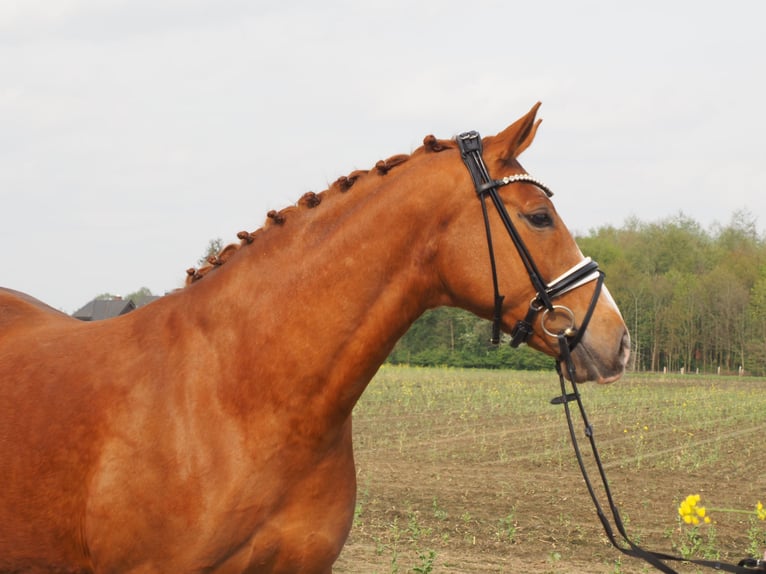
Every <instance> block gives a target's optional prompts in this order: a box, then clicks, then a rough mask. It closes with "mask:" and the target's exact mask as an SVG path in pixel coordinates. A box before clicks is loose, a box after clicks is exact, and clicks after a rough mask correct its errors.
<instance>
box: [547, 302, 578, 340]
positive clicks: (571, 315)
mask: <svg viewBox="0 0 766 574" xmlns="http://www.w3.org/2000/svg"><path fill="white" fill-rule="evenodd" d="M551 311H553V312H554V313H557V312H561V313H563V314H564V315H567V316H568V317H569V326H568V327H566V328H564V329H559V330H558V332H557V333H554V332H553V331H551V330H549V329H548V328H547V327H546V326H545V319H546V318H547V317H548V314H549V313H550V312H551ZM540 326H541V327H542V329H543V331H544V332H545V334H546V335H548V336H549V337H553V338H554V339H555V338H557V337H558V336H559V334H561V333H564V335H566V336H567V337H574V334H575V333H576V332H577V329H576V328H575V316H574V313H573V312H572V310H571V309H570V308H569V307H565V306H564V305H554V306H553V307H552V308H551V309H545V310H544V311H543V314H542V317H540Z"/></svg>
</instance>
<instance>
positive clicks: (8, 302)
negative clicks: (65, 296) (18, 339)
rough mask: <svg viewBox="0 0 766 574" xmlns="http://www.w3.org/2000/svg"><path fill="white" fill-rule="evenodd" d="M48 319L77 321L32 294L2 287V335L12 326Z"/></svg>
mask: <svg viewBox="0 0 766 574" xmlns="http://www.w3.org/2000/svg"><path fill="white" fill-rule="evenodd" d="M48 319H49V320H52V321H60V320H69V321H76V319H72V318H71V317H69V315H67V314H65V313H62V312H61V311H59V310H57V309H54V308H53V307H51V306H50V305H46V304H45V303H43V302H42V301H40V300H39V299H35V298H34V297H32V296H31V295H27V294H26V293H21V292H20V291H14V290H13V289H7V288H5V287H0V337H1V336H2V335H3V334H4V332H5V331H6V330H8V329H11V328H12V327H23V326H25V325H29V326H31V325H38V324H40V322H45V321H46V320H48Z"/></svg>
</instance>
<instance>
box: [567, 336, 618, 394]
mask: <svg viewBox="0 0 766 574" xmlns="http://www.w3.org/2000/svg"><path fill="white" fill-rule="evenodd" d="M588 343H589V341H587V337H585V338H584V339H583V341H582V342H581V344H580V345H578V346H577V348H575V350H574V351H573V352H572V358H573V360H574V366H575V381H574V382H576V383H584V382H588V381H593V382H596V383H598V384H602V385H606V384H609V383H613V382H615V381H617V380H618V379H619V378H620V377H622V375H623V374H625V369H626V367H627V365H628V359H629V358H630V335H629V334H628V331H627V330H625V331H624V333H623V335H622V337H621V338H620V341H619V344H618V347H617V349H616V351H614V350H612V351H610V352H607V353H603V352H598V351H597V350H596V349H595V348H594V347H593V346H592V345H590V344H588ZM564 372H566V369H565V370H564Z"/></svg>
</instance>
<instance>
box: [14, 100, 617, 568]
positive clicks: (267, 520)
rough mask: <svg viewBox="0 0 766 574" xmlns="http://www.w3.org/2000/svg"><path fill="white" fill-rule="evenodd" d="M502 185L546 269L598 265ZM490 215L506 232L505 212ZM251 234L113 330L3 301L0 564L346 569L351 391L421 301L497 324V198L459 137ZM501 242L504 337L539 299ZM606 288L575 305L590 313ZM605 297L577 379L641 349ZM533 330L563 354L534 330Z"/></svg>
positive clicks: (603, 373) (548, 210)
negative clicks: (480, 191)
mask: <svg viewBox="0 0 766 574" xmlns="http://www.w3.org/2000/svg"><path fill="white" fill-rule="evenodd" d="M538 105H539V104H538ZM538 105H536V106H535V107H534V108H533V109H532V110H531V111H530V112H529V113H527V114H526V115H525V116H524V117H522V118H521V119H519V120H518V121H516V122H515V123H514V124H513V125H511V126H510V127H508V128H506V129H505V130H504V131H502V132H501V133H499V134H498V135H496V136H493V137H488V138H485V139H484V140H483V145H484V150H483V157H484V159H485V160H486V166H487V168H488V170H489V173H491V174H492V176H493V177H504V176H509V175H512V174H521V173H524V172H523V169H522V168H521V166H520V165H519V163H518V162H517V159H516V157H517V156H518V155H519V154H520V153H521V152H522V151H524V149H526V148H527V147H528V146H529V145H530V144H531V143H532V140H533V138H534V135H535V133H536V130H537V126H538V124H539V122H537V121H536V120H535V115H536V112H537V107H538ZM501 194H502V202H503V204H504V205H505V206H506V207H507V211H508V212H509V213H510V214H511V218H512V219H513V222H514V223H515V225H516V227H517V229H518V233H519V235H520V236H521V237H522V239H523V240H524V242H525V244H526V245H527V247H528V250H529V253H530V254H531V256H532V257H533V258H534V261H535V262H536V264H537V267H538V269H539V272H540V274H541V275H542V277H543V278H545V279H546V280H551V279H552V278H554V277H557V276H559V275H561V274H562V273H564V272H566V271H567V270H569V269H571V268H573V266H576V265H577V264H578V263H579V262H582V261H583V256H582V254H581V252H580V251H579V249H578V247H577V245H576V244H575V242H574V240H573V238H572V237H571V236H570V234H569V232H568V231H567V229H566V227H565V226H564V224H563V223H562V221H561V219H559V216H558V214H557V213H556V211H555V209H554V207H553V205H552V204H551V202H550V200H549V197H548V195H547V194H546V193H544V191H543V189H542V188H541V187H539V186H538V185H536V184H535V183H534V182H532V181H529V180H528V179H522V180H521V181H517V182H515V183H513V185H508V186H505V187H503V189H502V191H501ZM489 220H490V223H491V225H492V227H493V228H495V229H502V227H501V221H500V218H499V216H498V213H497V211H496V210H495V208H493V207H492V206H489ZM240 239H242V245H241V246H239V248H235V249H232V248H229V249H228V250H227V252H226V256H225V257H222V258H220V260H218V259H216V258H213V261H212V267H211V268H212V270H210V268H209V269H207V270H206V271H210V272H209V273H208V272H205V273H199V274H197V273H191V274H190V281H189V283H191V284H190V285H189V286H188V287H186V288H184V289H180V290H178V291H176V292H174V293H172V294H170V295H167V296H165V297H163V298H161V299H160V300H158V301H156V302H154V303H152V304H150V305H147V306H145V307H142V308H140V309H138V310H136V311H134V312H132V313H129V314H126V315H123V316H121V317H117V318H114V319H110V320H107V321H101V322H92V323H85V322H80V321H77V320H75V319H72V318H70V317H68V316H66V315H64V314H62V313H59V312H57V311H55V310H53V309H51V308H50V307H47V306H46V305H44V304H43V303H40V302H39V301H37V300H35V299H33V298H31V297H29V296H26V295H22V294H20V293H17V292H14V291H11V290H6V289H0V384H2V396H1V397H0V460H2V471H1V472H0V571H2V572H67V573H85V572H98V573H107V572H108V573H126V572H130V573H148V572H165V573H178V572H184V573H187V572H194V573H202V572H206V573H207V572H215V573H234V572H258V573H277V572H279V573H288V572H309V573H323V572H324V573H326V572H331V571H332V564H333V562H334V561H335V560H336V558H337V557H338V555H339V553H340V551H341V548H342V547H343V544H344V541H345V540H346V537H347V535H348V532H349V529H350V528H351V522H352V518H353V512H354V503H355V491H356V484H355V470H354V460H353V453H352V443H351V412H352V409H353V407H354V405H355V403H356V402H357V399H358V398H359V396H360V395H361V394H362V392H363V391H364V389H365V387H366V386H367V384H368V383H369V381H370V380H371V379H372V377H373V375H374V374H375V372H376V370H377V369H378V367H379V366H380V365H381V363H383V361H384V360H385V359H386V356H387V355H388V354H389V352H390V351H391V349H392V348H393V346H394V344H395V343H396V341H397V340H398V339H399V338H400V337H401V336H402V335H403V334H404V332H405V331H406V330H407V328H408V327H409V326H410V325H411V324H412V322H413V321H415V319H417V318H418V316H420V315H421V314H422V313H423V312H424V311H425V310H426V309H429V308H434V307H437V306H441V305H452V306H457V307H462V308H465V309H468V310H470V311H472V312H473V313H475V314H477V315H479V316H481V317H485V318H491V317H493V312H494V299H493V285H492V273H491V270H490V267H491V265H490V256H489V254H488V249H487V235H486V230H485V226H484V220H483V214H482V209H481V203H480V201H479V199H478V198H477V193H476V190H475V189H474V185H473V183H472V179H471V175H470V174H469V171H468V170H467V169H466V165H464V163H463V161H462V160H461V154H460V152H459V150H458V146H457V144H456V141H455V140H437V139H436V138H434V137H433V136H428V137H427V138H426V139H425V141H424V145H423V147H421V148H419V149H417V150H416V151H414V152H413V153H412V154H411V155H409V156H395V157H393V158H390V159H389V160H386V161H381V162H379V163H378V164H377V165H376V166H375V168H374V169H372V170H370V171H369V172H355V173H353V174H351V175H350V176H348V177H343V178H340V179H339V180H338V181H337V182H336V183H334V184H333V185H332V186H330V189H329V190H327V191H325V192H322V193H320V194H307V195H306V196H304V198H303V199H302V200H301V201H300V202H298V204H297V205H295V206H293V207H290V208H287V209H285V210H283V211H281V212H278V213H276V212H272V213H270V214H269V218H268V220H267V222H266V224H265V225H264V227H263V228H262V229H260V230H259V231H257V232H255V233H253V234H249V233H243V234H240ZM493 239H494V241H493V243H494V256H495V261H496V263H497V281H498V286H499V289H500V291H501V292H502V293H503V294H504V295H505V300H504V303H503V306H502V308H501V311H502V314H501V317H500V323H501V326H502V329H503V330H504V331H506V332H509V331H510V330H511V329H512V327H513V325H514V324H515V323H516V322H517V321H518V320H519V319H520V318H522V317H524V315H525V312H526V311H527V309H528V307H529V302H530V300H531V299H533V298H534V297H535V293H536V292H535V289H534V288H533V287H532V285H531V284H530V281H529V276H528V274H527V272H526V270H525V268H524V265H523V264H522V261H521V259H520V256H519V253H518V252H517V249H516V247H515V246H514V244H513V243H512V242H511V240H510V239H509V237H508V236H507V235H506V234H505V233H502V234H501V233H499V232H496V233H495V234H494V237H493ZM224 261H225V263H223V262H224ZM221 263H223V264H221ZM196 275H199V277H201V278H202V280H199V281H194V280H193V279H194V276H196ZM593 285H594V283H590V284H588V285H585V286H581V287H578V288H576V289H574V290H571V291H569V292H567V293H566V294H564V295H562V296H561V299H560V301H561V302H562V304H563V305H566V306H567V307H568V308H569V309H571V310H572V311H573V313H574V315H575V316H576V317H578V318H579V319H582V317H583V316H584V315H585V313H586V312H587V310H588V308H589V306H590V305H591V298H592V297H593V293H594V287H593ZM594 302H595V309H594V311H593V315H592V316H591V320H590V323H589V327H588V329H587V332H585V335H584V337H583V338H582V340H581V342H580V344H579V345H578V346H577V347H576V349H575V350H574V352H573V360H574V363H575V365H576V368H577V370H576V373H577V378H578V379H581V380H583V381H585V380H595V381H598V382H610V381H613V380H616V379H617V378H619V377H620V375H621V374H622V373H623V370H624V368H625V364H626V361H627V356H628V346H629V339H628V335H627V331H626V327H625V324H624V322H623V320H622V318H621V316H620V313H619V311H618V309H617V307H616V306H615V304H614V302H613V300H612V299H611V297H610V296H609V294H608V291H606V289H604V290H602V291H601V293H600V295H599V296H598V298H597V300H596V299H595V298H594ZM532 330H533V332H532V334H531V337H530V338H529V340H528V342H529V344H530V345H531V346H533V347H534V348H536V349H538V350H540V351H542V352H544V353H548V354H550V355H552V356H557V355H558V346H557V341H556V340H555V339H552V338H551V337H550V336H549V335H547V334H546V332H545V331H544V330H543V329H542V326H541V325H540V318H539V317H538V318H537V319H536V320H535V321H534V323H533V325H532Z"/></svg>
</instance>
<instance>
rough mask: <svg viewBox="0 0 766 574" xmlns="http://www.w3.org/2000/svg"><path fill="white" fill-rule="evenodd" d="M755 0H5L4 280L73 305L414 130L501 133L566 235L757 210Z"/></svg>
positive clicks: (167, 273)
mask: <svg viewBox="0 0 766 574" xmlns="http://www.w3.org/2000/svg"><path fill="white" fill-rule="evenodd" d="M764 21H766V3H764V2H761V1H759V0H751V1H748V2H746V1H738V0H733V1H732V2H727V3H725V5H724V3H721V2H713V1H710V0H697V1H672V0H662V1H658V0H645V1H642V2H631V3H627V2H614V1H604V2H596V1H571V0H549V1H546V0H536V1H531V0H526V1H524V2H518V1H515V0H497V1H495V0H471V2H466V1H453V0H438V1H432V0H422V1H418V0H406V1H402V0H387V1H386V2H371V1H364V0H353V1H352V0H323V1H322V2H316V1H314V0H311V1H308V0H305V1H303V0H282V1H280V2H274V1H269V2H265V1H263V0H24V1H23V2H19V1H17V0H0V54H1V56H0V245H2V249H3V261H2V264H0V285H1V286H4V287H10V288H13V289H16V290H20V291H24V292H26V293H29V294H30V295H33V296H34V297H37V298H39V299H41V300H43V301H45V302H46V303H48V304H50V305H52V306H53V307H56V308H58V309H61V310H63V311H65V312H67V313H72V312H74V311H75V310H77V309H78V308H79V307H81V306H82V305H84V304H85V303H87V302H88V301H89V300H90V299H91V298H92V297H94V296H96V295H98V294H101V293H106V292H109V293H114V294H126V293H130V292H133V291H136V290H138V289H139V288H141V287H148V288H149V289H150V290H151V291H152V292H154V293H157V294H162V293H165V292H167V291H170V290H172V289H175V288H177V287H179V286H181V285H182V284H183V280H184V278H185V270H186V269H187V268H188V267H190V266H193V265H195V264H196V261H197V260H198V259H199V257H200V256H201V255H202V254H203V253H204V251H205V249H206V247H207V245H208V242H209V241H210V240H211V239H215V238H221V239H223V240H224V242H225V243H228V242H232V241H235V240H236V237H235V235H236V233H237V232H238V231H241V230H244V229H247V230H254V229H256V228H258V227H260V226H261V225H262V223H263V221H264V219H265V214H266V213H267V212H268V211H269V210H271V209H281V208H283V207H286V206H288V205H290V204H293V203H295V202H296V201H297V200H298V198H299V197H300V196H301V195H302V194H303V193H305V192H306V191H317V192H319V191H322V190H324V189H326V188H327V186H328V184H330V183H331V182H333V181H334V180H335V179H337V178H338V177H339V176H341V175H345V174H347V173H349V172H351V171H353V170H354V169H368V168H370V167H372V166H373V165H374V164H375V162H376V161H378V160H379V159H384V158H387V157H390V156H392V155H395V154H399V153H409V152H411V151H413V150H414V149H415V148H417V147H418V146H419V145H420V144H421V143H422V140H423V137H424V136H425V135H427V134H434V135H436V136H437V137H439V138H449V137H453V136H455V135H456V134H458V133H460V132H463V131H467V130H472V129H475V130H479V131H480V132H481V133H482V135H491V134H494V133H497V132H499V131H500V130H502V129H503V128H505V127H506V126H507V125H508V124H510V123H512V122H513V121H514V120H516V119H517V118H518V117H520V116H521V115H523V114H525V113H526V112H527V111H528V110H529V108H530V107H531V106H532V105H533V104H534V103H535V102H537V101H542V103H543V105H542V108H541V110H540V112H539V117H542V118H543V120H544V121H543V124H542V126H541V128H540V130H539V131H538V134H537V138H536V139H535V142H534V144H533V145H532V146H531V147H530V148H529V149H528V150H527V151H526V152H525V153H524V155H523V156H522V158H521V162H522V165H523V166H524V167H525V169H526V170H527V171H529V172H530V173H532V174H533V175H534V176H535V177H537V178H538V179H540V180H541V181H543V182H545V183H546V184H547V185H548V186H549V187H551V188H552V189H553V190H554V191H555V192H556V195H555V197H554V203H555V205H556V208H557V210H558V211H559V213H560V214H561V216H562V217H563V219H564V221H565V222H566V223H567V225H568V226H569V228H570V230H572V231H573V232H575V233H578V234H586V233H588V232H589V231H590V230H593V229H597V228H599V227H601V226H604V225H614V226H617V227H619V226H621V225H623V224H624V223H625V222H626V221H627V220H628V219H631V218H637V219H638V220H640V221H643V222H655V221H660V220H663V219H667V218H670V217H676V216H678V215H680V214H683V215H684V216H686V217H688V218H691V219H693V220H695V221H697V222H698V223H699V224H700V225H701V226H703V228H705V229H715V226H717V225H727V224H729V223H731V222H732V221H734V220H735V219H734V218H735V217H736V216H737V214H739V213H741V212H742V211H743V210H744V211H746V212H747V213H749V214H750V215H751V216H752V217H753V218H754V219H755V220H756V223H757V227H758V231H759V233H761V234H763V233H764V229H766V199H765V198H764V197H765V192H766V161H765V159H764V158H765V157H766V143H765V142H766V138H765V137H764V135H765V134H766V73H764V69H766V65H765V64H764V58H766V35H765V34H763V30H762V26H763V22H764Z"/></svg>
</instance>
